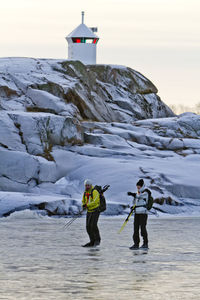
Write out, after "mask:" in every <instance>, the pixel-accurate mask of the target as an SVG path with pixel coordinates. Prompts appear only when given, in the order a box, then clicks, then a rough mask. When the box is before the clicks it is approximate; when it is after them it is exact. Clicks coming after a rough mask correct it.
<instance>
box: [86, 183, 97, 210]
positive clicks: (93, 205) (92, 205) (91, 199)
mask: <svg viewBox="0 0 200 300" xmlns="http://www.w3.org/2000/svg"><path fill="white" fill-rule="evenodd" d="M93 189H94V187H93V186H92V187H91V189H90V190H88V191H85V192H84V194H83V199H82V205H86V207H87V210H88V212H93V211H94V210H95V209H97V208H98V207H99V205H100V195H99V192H98V191H97V190H93ZM92 190H93V191H92ZM91 192H92V194H91Z"/></svg>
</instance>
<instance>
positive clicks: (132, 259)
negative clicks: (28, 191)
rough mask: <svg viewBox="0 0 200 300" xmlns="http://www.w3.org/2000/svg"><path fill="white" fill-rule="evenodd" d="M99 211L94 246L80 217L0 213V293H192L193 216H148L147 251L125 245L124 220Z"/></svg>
mask: <svg viewBox="0 0 200 300" xmlns="http://www.w3.org/2000/svg"><path fill="white" fill-rule="evenodd" d="M123 220H124V217H121V218H110V217H101V218H100V222H99V227H100V231H101V236H102V244H101V246H100V247H99V248H98V247H97V248H95V249H91V248H90V249H89V248H82V247H80V245H81V244H84V243H85V242H87V240H88V238H87V234H86V233H85V219H84V218H81V219H78V220H77V221H76V222H74V223H73V224H72V225H71V227H70V229H69V230H63V225H64V223H65V222H66V219H52V218H47V217H43V218H41V217H38V216H36V215H34V214H33V213H31V212H24V213H16V214H14V215H13V216H11V217H9V218H6V219H1V220H0V236H1V247H0V259H1V264H0V291H1V292H0V299H20V300H23V299H26V300H27V299H34V300H36V299H38V300H39V299H40V300H41V299H42V300H43V299H45V300H47V299H48V300H50V299H54V300H55V299H56V300H61V299H65V300H71V299H73V300H79V299H81V300H82V299H87V300H88V299H95V300H102V299H106V300H107V299H108V300H112V299H113V300H114V299H115V300H116V299H120V300H121V299H124V300H129V299H137V300H138V299H145V300H151V299H152V300H156V299H161V300H165V299H173V300H176V299H181V300H184V299H187V300H188V299H199V294H200V276H199V274H200V251H199V249H200V239H199V225H200V218H170V219H149V222H148V232H149V239H150V249H149V251H148V253H145V252H136V251H131V250H129V249H128V246H130V245H131V244H132V240H131V236H132V224H131V223H132V222H131V221H129V223H128V224H127V226H126V227H125V229H124V231H123V232H122V233H121V234H118V233H117V230H118V229H119V228H120V227H121V225H122V223H123Z"/></svg>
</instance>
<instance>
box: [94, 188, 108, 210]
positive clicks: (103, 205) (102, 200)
mask: <svg viewBox="0 0 200 300" xmlns="http://www.w3.org/2000/svg"><path fill="white" fill-rule="evenodd" d="M94 190H96V191H97V192H99V195H100V205H99V207H98V210H99V212H100V213H101V212H103V211H105V210H106V199H105V197H104V194H103V193H104V192H105V190H104V189H102V187H101V186H100V185H95V186H94V188H93V190H92V192H93V191H94Z"/></svg>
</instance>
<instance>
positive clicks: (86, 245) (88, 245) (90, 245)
mask: <svg viewBox="0 0 200 300" xmlns="http://www.w3.org/2000/svg"><path fill="white" fill-rule="evenodd" d="M93 246H94V242H89V243H87V244H85V245H83V246H82V247H93Z"/></svg>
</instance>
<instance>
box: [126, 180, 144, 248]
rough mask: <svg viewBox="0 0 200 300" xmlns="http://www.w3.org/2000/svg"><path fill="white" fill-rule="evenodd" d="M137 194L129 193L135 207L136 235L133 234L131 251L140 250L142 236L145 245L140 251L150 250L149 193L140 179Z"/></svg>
mask: <svg viewBox="0 0 200 300" xmlns="http://www.w3.org/2000/svg"><path fill="white" fill-rule="evenodd" d="M136 186H137V193H132V192H128V193H127V194H128V195H129V196H133V206H134V205H135V217H134V233H133V241H134V244H133V246H131V247H130V249H131V250H134V249H139V244H140V234H139V230H141V236H142V237H143V245H142V246H141V247H140V249H148V233H147V229H146V225H147V218H148V214H147V208H146V205H147V202H148V193H147V191H145V184H144V180H143V179H140V180H139V181H138V182H137V184H136Z"/></svg>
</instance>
